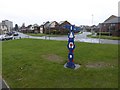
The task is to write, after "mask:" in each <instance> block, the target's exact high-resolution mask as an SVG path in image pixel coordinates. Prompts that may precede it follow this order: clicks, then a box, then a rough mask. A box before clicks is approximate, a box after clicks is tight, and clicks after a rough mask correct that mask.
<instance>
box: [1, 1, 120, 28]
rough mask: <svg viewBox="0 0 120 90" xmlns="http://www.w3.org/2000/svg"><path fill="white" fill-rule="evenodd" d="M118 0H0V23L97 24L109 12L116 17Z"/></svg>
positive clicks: (105, 17)
mask: <svg viewBox="0 0 120 90" xmlns="http://www.w3.org/2000/svg"><path fill="white" fill-rule="evenodd" d="M119 1H120V0H0V22H1V21H2V20H5V19H7V20H10V21H13V24H18V25H19V26H21V25H22V23H25V25H29V24H35V23H37V24H39V25H40V24H42V23H43V22H46V21H57V22H60V21H64V20H67V21H69V22H70V23H71V24H75V25H92V24H95V25H97V24H99V23H101V22H103V21H104V20H105V19H107V18H108V17H109V16H111V15H116V16H118V2H119Z"/></svg>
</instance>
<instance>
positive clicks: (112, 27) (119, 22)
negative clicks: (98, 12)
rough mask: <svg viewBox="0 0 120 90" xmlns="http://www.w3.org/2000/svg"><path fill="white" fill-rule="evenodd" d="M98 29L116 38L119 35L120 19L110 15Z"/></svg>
mask: <svg viewBox="0 0 120 90" xmlns="http://www.w3.org/2000/svg"><path fill="white" fill-rule="evenodd" d="M99 27H100V31H101V32H109V33H111V34H112V36H118V35H119V34H120V17H117V16H114V15H112V16H110V17H109V18H108V19H106V20H105V21H104V22H103V23H100V24H99Z"/></svg>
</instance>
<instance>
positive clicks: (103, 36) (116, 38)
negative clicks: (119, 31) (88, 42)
mask: <svg viewBox="0 0 120 90" xmlns="http://www.w3.org/2000/svg"><path fill="white" fill-rule="evenodd" d="M87 37H90V38H99V35H97V36H92V35H87ZM100 38H101V39H110V40H120V37H115V36H105V35H101V36H100Z"/></svg>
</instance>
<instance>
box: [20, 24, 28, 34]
mask: <svg viewBox="0 0 120 90" xmlns="http://www.w3.org/2000/svg"><path fill="white" fill-rule="evenodd" d="M20 32H22V33H27V28H26V27H25V23H23V24H22V26H21V27H20Z"/></svg>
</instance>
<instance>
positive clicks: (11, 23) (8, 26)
mask: <svg viewBox="0 0 120 90" xmlns="http://www.w3.org/2000/svg"><path fill="white" fill-rule="evenodd" d="M2 25H4V26H5V25H6V26H7V28H8V31H9V32H11V31H12V30H13V22H12V21H9V20H3V21H2Z"/></svg>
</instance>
